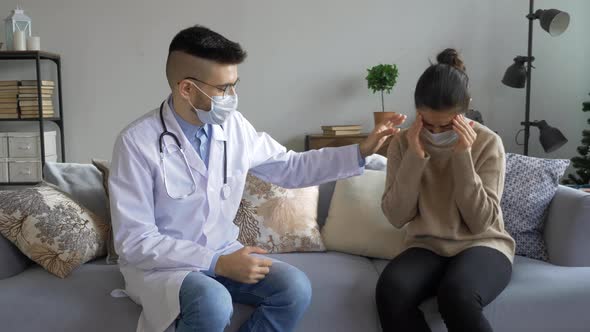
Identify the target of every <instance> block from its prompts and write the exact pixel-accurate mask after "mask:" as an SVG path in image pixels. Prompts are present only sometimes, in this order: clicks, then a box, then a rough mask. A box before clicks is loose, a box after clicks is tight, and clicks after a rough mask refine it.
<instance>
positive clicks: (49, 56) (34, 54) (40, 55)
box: [0, 51, 66, 186]
mask: <svg viewBox="0 0 590 332" xmlns="http://www.w3.org/2000/svg"><path fill="white" fill-rule="evenodd" d="M10 60H32V61H34V62H35V71H36V76H37V101H38V103H39V104H38V106H39V117H38V118H33V119H0V122H34V121H36V122H38V123H39V140H40V144H41V146H40V149H41V174H42V175H41V176H42V177H43V169H44V167H45V134H44V133H45V131H44V121H51V122H54V123H55V124H56V125H57V126H58V128H59V135H60V148H61V161H62V162H65V161H66V150H65V142H64V120H63V119H64V110H63V103H62V100H63V99H62V86H61V57H60V55H59V54H55V53H49V52H43V51H0V61H10ZM42 60H49V61H51V62H53V63H55V65H56V69H57V98H58V104H59V105H58V106H59V107H58V108H55V110H57V111H58V113H57V115H59V117H53V118H43V102H42V98H41V92H42V90H41V80H42V79H41V61H42ZM19 116H20V115H19ZM37 183H38V182H16V183H15V182H8V183H6V182H0V185H10V186H14V185H33V184H37Z"/></svg>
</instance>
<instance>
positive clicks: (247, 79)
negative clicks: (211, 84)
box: [0, 0, 590, 162]
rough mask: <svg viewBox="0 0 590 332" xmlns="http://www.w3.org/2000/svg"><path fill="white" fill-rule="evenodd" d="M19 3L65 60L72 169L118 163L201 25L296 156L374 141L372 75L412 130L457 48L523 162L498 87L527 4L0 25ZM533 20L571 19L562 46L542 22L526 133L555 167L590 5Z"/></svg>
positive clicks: (582, 62) (582, 89)
mask: <svg viewBox="0 0 590 332" xmlns="http://www.w3.org/2000/svg"><path fill="white" fill-rule="evenodd" d="M17 3H20V4H21V5H22V6H23V7H24V8H25V10H26V13H27V14H29V15H30V16H31V17H32V19H33V25H32V26H33V30H34V31H33V32H34V34H37V35H40V36H41V44H42V47H43V48H44V49H46V50H49V51H53V52H57V53H60V54H61V55H62V61H63V67H64V68H63V79H64V106H65V112H66V115H65V122H66V143H67V152H68V159H69V161H76V162H88V161H89V160H90V158H92V157H101V158H110V155H111V148H112V144H113V142H114V139H115V136H116V135H117V133H118V132H119V131H120V130H121V129H122V128H123V127H124V126H125V125H126V124H127V123H129V122H130V121H132V120H133V119H135V118H137V117H138V116H140V115H141V114H143V113H145V112H146V111H148V110H149V109H152V108H155V107H156V106H157V105H159V103H160V102H161V100H162V99H163V98H164V97H166V95H167V93H168V86H167V84H166V80H165V75H164V63H165V58H166V54H167V48H168V45H169V42H170V40H171V39H172V37H173V36H174V34H175V33H176V32H178V31H179V30H180V29H182V28H184V27H187V26H189V25H192V24H195V23H199V24H203V25H206V26H209V27H210V28H212V29H214V30H217V31H218V32H220V33H222V34H224V35H226V36H227V37H229V38H230V39H233V40H236V41H239V42H240V43H241V44H242V46H243V47H244V48H245V49H246V50H247V51H248V53H249V57H248V59H247V61H246V62H245V63H244V64H243V65H242V66H241V67H240V76H241V86H240V89H239V94H240V111H241V112H242V113H244V114H245V116H246V117H248V118H249V119H250V120H251V122H252V123H253V124H254V125H255V126H256V127H257V128H258V130H261V131H267V132H269V133H270V134H271V135H273V136H274V137H275V138H276V139H277V140H279V141H280V142H282V143H284V144H286V145H287V146H289V147H291V148H294V149H297V150H301V149H302V148H303V140H304V135H305V134H306V133H317V132H318V131H319V127H320V125H325V124H340V123H362V124H363V125H364V126H365V129H366V130H369V129H371V127H372V112H373V111H378V110H379V109H380V105H379V102H380V98H379V97H378V95H373V94H371V93H370V92H369V91H368V90H367V88H366V83H365V81H364V77H365V74H366V68H368V67H370V66H372V65H375V64H378V63H396V64H397V65H398V66H399V68H400V77H399V83H398V85H397V86H396V87H395V89H394V91H393V93H392V94H391V95H389V96H386V107H388V108H390V109H393V110H396V111H398V112H403V113H405V114H408V115H409V116H410V117H411V118H413V116H414V108H413V91H414V86H415V84H416V81H417V79H418V76H419V75H420V74H421V73H422V71H423V70H424V69H425V68H426V66H427V65H428V61H429V59H434V57H435V55H436V53H437V52H438V51H440V50H441V49H443V48H445V47H455V48H458V49H459V50H460V51H461V52H462V53H463V56H464V59H465V62H466V64H467V66H468V72H469V74H470V77H471V87H472V94H473V103H474V106H475V107H476V108H477V109H479V110H480V111H482V112H483V114H484V119H485V121H486V124H487V125H488V126H490V127H491V128H493V129H494V130H496V131H498V132H499V133H500V134H501V136H502V137H503V139H504V142H505V145H506V147H507V150H508V151H513V152H521V151H522V150H521V149H520V148H519V147H517V146H516V145H515V143H514V135H515V134H516V132H517V130H518V129H519V128H520V126H519V123H520V121H521V120H522V119H523V117H524V90H515V89H511V88H508V87H505V86H503V85H502V84H501V83H500V80H501V78H502V75H503V73H504V70H505V68H506V67H507V66H508V65H510V64H511V62H512V58H513V57H514V56H515V55H518V54H524V53H525V52H526V37H527V20H526V19H525V18H524V15H525V12H526V11H527V10H528V1H526V0H518V1H515V0H494V1H491V0H489V1H481V0H480V1H473V0H452V1H451V0H447V1H437V0H416V1H409V0H406V1H402V0H383V1H377V0H372V1H362V2H360V1H342V0H340V1H338V0H329V1H311V0H300V1H276V0H258V1H239V0H235V1H230V0H225V1H195V0H192V1H186V0H182V1H166V2H165V1H143V0H127V1H115V0H102V1H89V0H78V1H73V0H71V1H67V0H51V1H48V0H44V1H41V0H20V1H16V0H3V1H2V2H1V3H0V15H1V16H2V17H5V16H7V15H8V14H9V11H10V10H11V9H13V8H14V7H15V6H16V5H17ZM537 7H538V8H550V7H558V8H559V9H562V10H565V11H568V12H569V13H570V14H571V16H572V22H571V26H570V28H569V30H568V31H567V32H566V33H565V34H563V35H562V36H560V37H557V38H553V37H550V36H549V35H548V34H546V33H545V32H544V31H542V30H541V28H540V27H539V26H538V24H537V22H535V23H536V24H535V43H534V55H535V56H536V58H537V61H536V62H535V66H536V67H537V69H536V70H535V71H534V73H533V91H532V92H533V97H532V119H545V120H547V121H548V122H549V123H550V124H552V125H554V126H557V127H559V128H561V129H562V131H563V132H564V133H565V135H566V136H567V137H568V138H569V139H570V143H569V144H568V145H567V146H566V147H564V148H562V149H561V150H559V151H557V152H555V153H553V154H551V155H549V156H550V157H563V158H570V157H571V156H573V155H574V154H575V147H576V146H577V145H578V143H579V140H580V138H581V131H582V129H583V128H584V127H585V126H586V124H585V117H584V114H583V113H582V112H581V111H580V109H581V103H582V101H583V100H587V99H588V98H590V97H589V96H588V95H587V94H588V92H590V75H589V74H588V73H590V38H589V36H588V33H589V32H590V19H588V18H587V17H586V16H587V15H586V14H587V13H588V12H590V2H589V1H587V0H568V1H548V0H541V1H537ZM1 29H3V27H2V28H0V36H3V35H4V32H3V31H2V30H1ZM0 39H3V38H2V37H0ZM49 69H50V67H47V66H46V72H50V71H49ZM11 78H22V79H27V78H28V79H32V78H33V77H32V71H30V70H27V69H25V67H24V66H17V67H14V66H13V64H9V63H6V62H1V63H0V79H11ZM532 134H533V135H532V139H531V142H532V143H531V152H532V153H531V154H532V155H537V156H547V155H546V154H544V153H543V152H542V149H541V147H540V145H539V143H538V139H537V137H538V131H537V130H536V129H533V131H532Z"/></svg>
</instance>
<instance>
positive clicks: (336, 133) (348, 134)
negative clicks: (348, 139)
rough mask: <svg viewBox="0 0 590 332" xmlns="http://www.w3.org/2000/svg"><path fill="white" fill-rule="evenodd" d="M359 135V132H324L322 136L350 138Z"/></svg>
mask: <svg viewBox="0 0 590 332" xmlns="http://www.w3.org/2000/svg"><path fill="white" fill-rule="evenodd" d="M360 134H361V131H360V130H324V135H326V136H350V135H360Z"/></svg>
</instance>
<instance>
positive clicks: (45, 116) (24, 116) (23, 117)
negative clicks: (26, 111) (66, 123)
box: [20, 114, 55, 119]
mask: <svg viewBox="0 0 590 332" xmlns="http://www.w3.org/2000/svg"><path fill="white" fill-rule="evenodd" d="M20 118H21V119H38V118H39V115H21V116H20ZM43 118H45V119H47V118H55V116H54V115H53V114H51V115H46V114H43Z"/></svg>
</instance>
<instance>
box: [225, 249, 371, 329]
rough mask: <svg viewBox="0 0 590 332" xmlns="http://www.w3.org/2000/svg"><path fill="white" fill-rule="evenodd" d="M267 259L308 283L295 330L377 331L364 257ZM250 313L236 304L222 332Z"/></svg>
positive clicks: (313, 255) (310, 255)
mask: <svg viewBox="0 0 590 332" xmlns="http://www.w3.org/2000/svg"><path fill="white" fill-rule="evenodd" d="M269 256H270V257H272V258H275V259H278V260H281V261H283V262H286V263H289V264H291V265H293V266H295V267H297V268H299V269H300V270H301V271H303V272H305V273H306V274H307V276H308V277H309V280H310V281H311V285H312V288H313V297H312V303H311V305H310V307H309V309H308V310H307V312H306V313H305V315H304V316H303V319H302V320H301V323H300V324H299V326H298V327H297V329H296V331H298V332H310V331H339V332H349V331H350V332H353V331H363V332H374V331H375V332H377V331H380V328H379V326H380V325H379V319H378V315H377V308H376V307H375V300H374V292H375V285H376V283H377V273H376V271H375V267H374V266H373V264H372V263H371V262H370V261H369V260H368V259H367V258H363V257H358V256H352V255H347V254H342V253H335V252H325V253H295V254H276V255H269ZM251 313H252V308H251V307H249V306H244V305H236V306H235V312H234V317H233V319H232V324H231V325H230V327H229V329H227V330H226V331H227V332H234V331H237V330H238V328H239V326H240V325H241V324H242V323H243V322H244V321H245V320H246V319H247V317H249V315H250V314H251Z"/></svg>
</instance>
